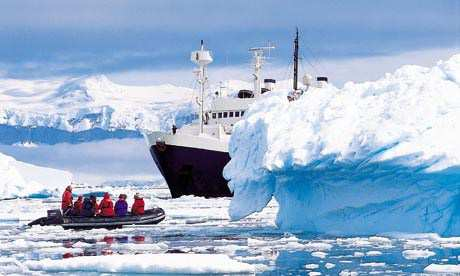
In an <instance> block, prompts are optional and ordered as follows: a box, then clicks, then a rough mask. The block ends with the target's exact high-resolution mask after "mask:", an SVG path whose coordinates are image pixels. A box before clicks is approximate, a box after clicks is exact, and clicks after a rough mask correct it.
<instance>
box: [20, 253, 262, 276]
mask: <svg viewBox="0 0 460 276" xmlns="http://www.w3.org/2000/svg"><path fill="white" fill-rule="evenodd" d="M25 265H26V266H27V267H28V268H29V269H30V270H43V271H47V272H98V273H165V274H166V273H168V274H170V273H174V274H210V273H254V272H255V268H254V266H252V265H250V264H246V263H242V262H238V261H235V260H232V259H230V258H229V257H228V256H226V255H220V254H137V255H109V256H84V257H75V258H69V259H61V260H52V259H44V260H40V261H27V262H25Z"/></svg>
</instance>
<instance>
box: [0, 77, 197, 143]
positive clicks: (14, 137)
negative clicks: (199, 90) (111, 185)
mask: <svg viewBox="0 0 460 276" xmlns="http://www.w3.org/2000/svg"><path fill="white" fill-rule="evenodd" d="M195 113H196V112H195V104H194V93H193V89H191V88H186V87H179V86H174V85H171V84H163V85H157V86H145V87H142V86H126V85H120V84H116V83H113V82H112V81H110V80H109V79H108V78H107V77H106V76H104V75H95V76H85V77H78V78H65V79H54V80H53V79H51V80H43V79H42V80H40V79H39V80H18V79H0V132H1V133H2V136H1V137H0V142H1V143H4V144H14V143H17V142H30V141H32V142H38V143H46V144H55V143H59V142H70V143H79V142H85V141H91V140H101V139H107V138H126V137H130V138H133V137H138V138H140V137H141V134H140V132H141V131H143V130H159V129H161V130H166V129H169V128H170V127H171V125H172V124H173V123H175V124H176V125H178V126H180V125H182V124H184V123H189V122H191V121H192V120H194V119H195V118H196V114H195Z"/></svg>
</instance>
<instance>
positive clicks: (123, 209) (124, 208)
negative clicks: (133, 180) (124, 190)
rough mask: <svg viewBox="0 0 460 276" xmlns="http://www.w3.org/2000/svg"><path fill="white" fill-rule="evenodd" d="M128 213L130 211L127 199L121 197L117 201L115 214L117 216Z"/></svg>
mask: <svg viewBox="0 0 460 276" xmlns="http://www.w3.org/2000/svg"><path fill="white" fill-rule="evenodd" d="M126 213H128V203H127V202H126V200H123V199H119V200H117V202H116V203H115V215H116V216H117V217H123V216H126Z"/></svg>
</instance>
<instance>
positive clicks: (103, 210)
mask: <svg viewBox="0 0 460 276" xmlns="http://www.w3.org/2000/svg"><path fill="white" fill-rule="evenodd" d="M99 210H100V213H99V216H101V217H113V216H115V211H114V210H113V202H112V199H110V195H109V193H105V194H104V199H102V201H101V203H100V204H99Z"/></svg>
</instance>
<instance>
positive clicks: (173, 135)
mask: <svg viewBox="0 0 460 276" xmlns="http://www.w3.org/2000/svg"><path fill="white" fill-rule="evenodd" d="M294 44H295V47H294V63H295V64H294V86H293V88H294V90H293V91H292V92H293V93H291V95H290V96H289V100H295V99H297V98H298V97H299V96H300V95H301V94H302V93H303V90H300V89H298V88H297V63H298V32H297V34H296V39H295V41H294ZM273 48H274V47H273V46H268V47H257V48H251V49H249V51H250V52H252V53H253V66H254V73H253V76H254V88H253V91H250V90H240V91H239V92H238V97H233V98H232V97H222V96H219V97H217V98H215V99H213V100H212V102H211V103H210V108H209V109H207V110H205V103H204V99H205V95H204V94H205V86H206V84H207V82H208V77H207V66H208V64H210V63H211V62H212V61H213V59H212V56H211V53H210V51H208V50H206V49H205V48H204V45H203V41H201V48H200V49H199V50H197V51H193V52H192V53H191V61H192V62H194V63H195V64H196V65H197V66H198V68H197V70H196V71H195V73H196V76H197V82H198V84H199V87H200V90H199V92H200V93H199V98H198V99H197V104H198V105H199V118H198V121H195V122H193V123H192V124H189V125H185V126H183V127H181V128H176V127H175V126H172V130H171V132H170V133H167V132H160V131H157V132H147V133H144V136H145V137H146V140H147V143H148V146H149V148H150V153H151V154H152V157H153V160H154V161H155V164H156V165H157V167H158V169H159V170H160V173H161V174H162V175H163V177H164V178H165V180H166V183H167V185H168V187H169V190H170V192H171V196H172V197H173V198H177V197H180V196H182V195H195V196H204V197H229V196H232V192H231V191H230V189H229V187H228V185H227V180H225V179H224V177H223V175H222V172H223V169H224V167H225V165H226V164H227V163H228V161H230V155H229V153H228V144H229V140H230V136H231V133H232V128H233V125H234V124H235V123H236V122H238V121H239V120H241V118H242V117H243V116H244V112H245V111H246V110H247V109H248V107H249V106H250V105H251V104H252V103H253V102H254V101H255V100H257V98H258V97H260V95H262V94H263V93H266V92H269V91H271V90H273V89H274V86H275V83H276V81H275V80H274V79H265V80H264V87H261V83H262V82H261V77H260V72H261V69H262V65H263V63H264V60H265V57H264V53H265V52H266V51H269V50H270V49H273ZM308 83H309V79H308V78H307V79H304V84H306V85H307V87H308Z"/></svg>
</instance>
